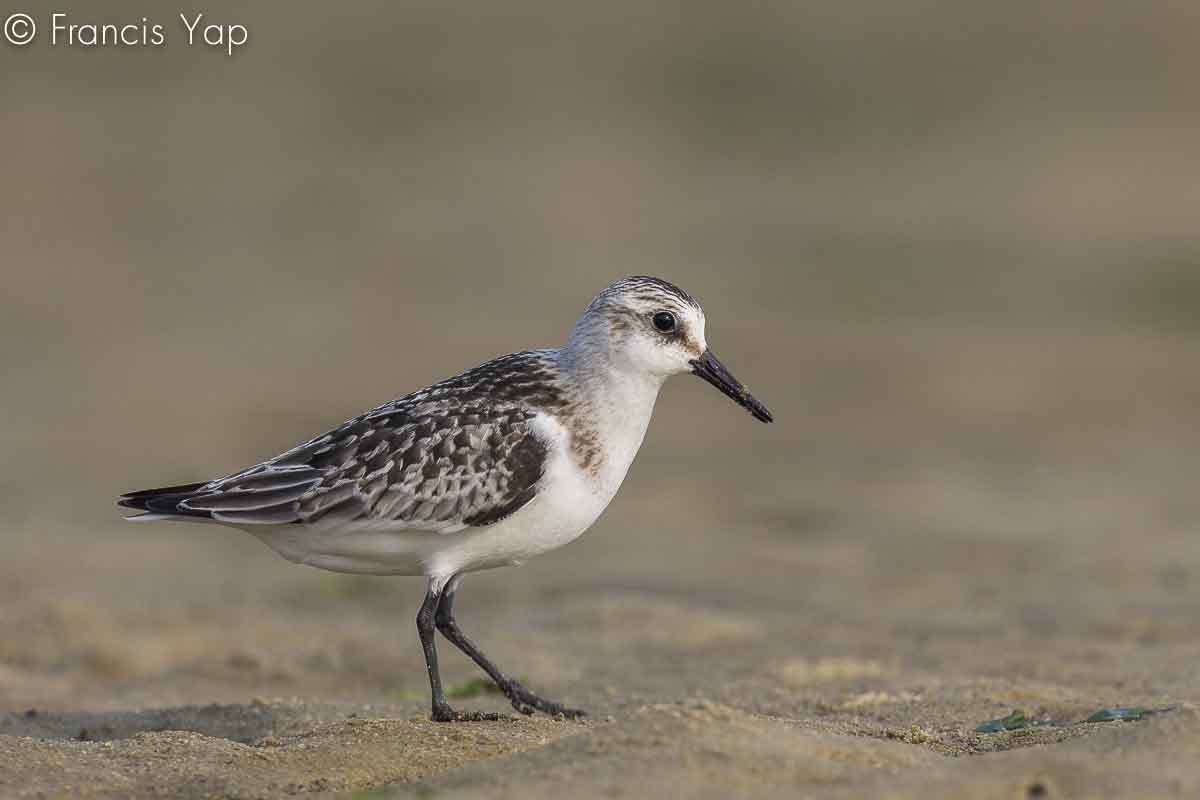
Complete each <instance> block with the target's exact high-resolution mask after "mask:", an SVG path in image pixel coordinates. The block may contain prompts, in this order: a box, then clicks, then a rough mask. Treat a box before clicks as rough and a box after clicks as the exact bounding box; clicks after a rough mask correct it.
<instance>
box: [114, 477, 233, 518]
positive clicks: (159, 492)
mask: <svg viewBox="0 0 1200 800" xmlns="http://www.w3.org/2000/svg"><path fill="white" fill-rule="evenodd" d="M207 485H208V484H207V483H206V482H204V481H201V482H200V483H187V484H183V485H182V486H164V487H162V488H160V489H143V490H141V491H140V492H127V493H125V494H123V495H121V497H120V498H119V499H118V500H117V505H119V506H123V507H125V508H134V509H137V510H138V511H144V512H145V513H143V514H134V515H133V516H131V517H127V519H136V520H153V519H166V518H170V517H174V518H180V517H191V518H201V519H211V518H212V514H211V513H210V512H208V511H195V510H192V509H187V508H180V506H179V504H180V503H181V502H183V501H184V500H186V499H188V498H189V497H194V496H196V495H197V494H199V493H200V489H201V488H202V487H204V486H207Z"/></svg>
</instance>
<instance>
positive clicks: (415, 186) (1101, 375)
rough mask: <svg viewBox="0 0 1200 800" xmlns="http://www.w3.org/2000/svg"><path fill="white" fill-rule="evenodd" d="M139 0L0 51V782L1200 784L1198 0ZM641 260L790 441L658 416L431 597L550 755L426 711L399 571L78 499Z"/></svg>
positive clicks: (463, 665)
mask: <svg viewBox="0 0 1200 800" xmlns="http://www.w3.org/2000/svg"><path fill="white" fill-rule="evenodd" d="M30 5H31V6H32V5H38V4H36V3H34V4H30ZM42 5H43V6H45V5H46V4H42ZM68 5H69V4H68ZM78 5H79V8H77V9H74V10H73V11H72V15H73V19H74V20H75V21H79V22H83V21H92V22H103V23H116V22H122V21H136V20H138V19H140V18H141V17H142V16H144V15H146V14H148V11H147V6H148V4H146V3H134V2H128V1H127V0H106V2H104V3H91V4H78ZM84 5H86V6H87V8H86V9H85V8H84ZM160 5H161V4H159V5H156V8H155V12H154V14H152V15H151V16H153V17H154V18H155V19H156V21H162V22H164V23H166V24H168V25H171V26H172V29H171V30H172V33H171V37H172V38H171V40H170V41H169V42H168V43H167V44H166V45H164V46H163V47H161V48H149V47H138V48H126V47H95V48H78V47H68V46H65V45H64V46H57V47H56V46H51V45H50V44H49V43H48V42H47V41H46V39H45V36H46V35H47V29H46V24H47V22H48V19H46V16H47V14H48V13H49V12H48V10H47V9H48V8H49V6H46V8H43V9H40V10H36V14H37V15H38V18H39V20H40V24H41V28H42V38H41V39H40V40H39V41H38V42H36V43H34V44H32V45H30V46H28V47H24V48H18V47H8V46H6V45H4V46H0V76H2V78H0V81H2V91H0V96H2V99H3V102H0V175H2V176H3V178H2V179H3V190H0V243H2V244H3V248H2V252H0V800H8V798H35V797H36V798H57V797H111V798H117V797H120V798H124V797H131V796H149V797H163V798H201V797H214V798H259V797H262V798H275V797H282V796H285V795H290V794H295V793H306V794H309V795H321V794H325V795H333V796H338V795H349V796H355V795H357V796H360V797H361V796H389V795H392V794H394V795H396V796H407V795H415V796H417V797H430V796H456V795H459V794H462V795H465V796H479V797H497V796H500V797H509V796H511V797H518V796H519V797H521V798H523V799H526V800H528V799H530V798H541V797H547V798H549V797H579V798H590V797H602V798H611V797H634V798H636V797H646V796H655V795H658V796H663V797H675V796H698V797H720V798H725V797H730V796H738V797H753V796H764V797H778V796H781V795H788V794H794V795H799V796H812V797H846V798H856V797H864V796H867V797H883V796H897V797H907V796H911V797H943V796H949V797H974V796H978V797H999V798H1021V797H1029V798H1039V797H1041V798H1046V797H1050V798H1053V797H1106V798H1111V797H1122V796H1124V797H1147V796H1156V797H1157V796H1178V797H1196V796H1200V716H1198V711H1197V707H1198V706H1200V592H1198V591H1197V585H1198V581H1200V530H1198V528H1200V522H1198V521H1200V493H1198V492H1197V490H1196V476H1197V475H1200V426H1198V425H1197V424H1196V421H1197V409H1200V359H1198V358H1197V353H1198V352H1200V239H1198V238H1197V226H1196V210H1197V209H1198V208H1200V168H1198V165H1200V107H1198V106H1197V103H1196V102H1195V100H1196V75H1197V74H1200V4H1197V3H1179V2H1151V3H1138V4H1131V3H1128V2H1120V1H1119V0H1064V1H1063V2H1059V3H1054V4H1049V5H1047V4H1028V3H1027V4H1020V3H1017V4H1011V3H994V2H992V3H988V2H983V0H977V2H973V3H972V2H964V3H941V2H915V3H895V2H893V1H892V0H826V1H825V2H822V1H821V0H813V1H812V2H805V3H795V2H761V3H758V2H756V3H748V4H745V3H739V4H730V3H727V2H718V0H689V1H688V2H686V3H675V4H670V3H657V4H647V3H645V2H644V0H610V1H609V2H605V3H585V4H564V3H560V2H551V0H511V2H504V3H495V2H485V0H462V1H461V2H456V3H356V4H343V6H344V7H339V8H338V9H337V14H336V15H334V14H333V13H332V12H330V10H329V9H328V8H327V7H326V4H314V3H307V4H305V3H296V2H288V0H256V2H254V3H244V2H231V1H230V0H208V2H206V3H205V4H204V6H203V8H202V9H200V8H197V9H195V10H196V11H201V10H203V11H204V12H205V14H206V16H207V17H208V18H209V19H210V20H211V21H213V22H219V23H231V22H238V23H244V24H246V25H248V26H249V28H250V31H251V40H250V44H249V45H247V46H246V47H245V48H243V49H242V51H241V52H240V53H237V54H235V55H233V56H229V57H227V56H226V55H225V54H224V53H223V52H220V51H217V52H212V51H211V49H210V48H201V47H189V46H187V45H186V41H185V40H182V39H181V36H182V34H183V32H182V30H181V29H180V28H179V27H178V26H177V25H176V24H175V23H174V15H175V14H176V13H177V12H180V11H186V10H187V9H185V8H167V7H161V8H160V7H159V6H160ZM54 7H55V8H57V6H54ZM101 7H103V14H101ZM14 10H15V9H14ZM23 10H27V11H30V12H31V13H32V12H34V9H32V8H31V9H23ZM5 13H8V12H5ZM160 16H161V17H162V19H161V20H158V17H160ZM335 16H336V19H335ZM629 274H657V275H661V276H663V277H666V278H669V279H671V280H674V281H676V282H678V283H680V284H681V285H682V286H684V287H685V288H687V289H688V290H689V291H691V292H693V293H694V294H696V295H697V296H698V297H699V298H700V299H701V300H702V301H703V302H704V304H705V306H706V309H707V318H708V340H709V343H710V344H711V345H712V347H713V349H714V350H715V351H716V352H717V353H719V354H720V355H721V357H722V359H723V360H724V361H726V362H727V363H728V364H729V365H730V367H731V368H732V369H733V371H734V372H735V373H736V374H737V375H739V376H740V377H742V378H743V379H744V380H745V381H746V382H747V383H748V384H749V386H750V387H751V389H752V390H753V391H754V393H755V395H756V396H758V397H760V398H761V399H763V400H764V401H765V402H766V403H767V404H768V405H769V407H770V408H771V410H772V411H773V412H774V413H775V416H776V418H777V422H776V423H775V424H774V425H771V426H765V425H760V424H758V423H756V422H754V421H753V420H752V419H751V418H750V417H749V416H747V415H746V414H745V413H744V412H743V411H741V410H739V409H738V408H736V407H735V406H734V405H732V404H731V403H729V401H728V400H726V399H725V398H723V397H721V396H720V395H718V394H717V393H716V392H715V391H713V390H712V388H711V387H708V386H706V385H704V384H703V383H702V382H700V381H696V380H694V379H692V378H679V379H677V380H675V381H673V382H671V383H669V384H668V386H667V387H666V389H665V391H664V393H663V395H662V396H661V398H660V400H659V406H658V409H657V412H656V415H655V419H654V421H653V423H652V425H651V428H650V431H649V435H648V437H647V440H646V442H645V445H644V447H643V449H642V451H641V453H640V455H639V457H638V460H637V461H636V463H635V464H634V465H633V468H632V470H631V472H630V474H629V477H628V479H627V481H626V483H625V486H624V487H623V488H622V490H621V492H620V493H619V494H618V496H617V498H616V500H615V501H614V503H613V505H612V506H611V508H610V509H609V510H608V512H607V513H606V515H605V516H604V517H603V518H602V519H601V520H600V522H599V523H598V524H597V525H596V526H595V527H594V528H593V529H592V530H591V531H589V532H588V533H587V534H586V535H585V536H583V537H582V538H581V539H580V540H579V541H577V542H575V543H573V544H572V545H571V546H569V547H567V548H564V549H562V550H560V551H558V552H555V553H552V554H548V555H546V556H544V557H542V558H540V559H536V560H534V561H533V562H532V563H530V564H528V565H526V566H524V567H522V568H520V569H509V570H499V571H495V572H490V573H483V574H478V575H473V576H470V577H469V578H468V579H467V580H466V581H465V584H464V586H463V589H462V592H461V594H460V599H459V601H458V603H457V604H456V611H457V613H458V615H459V617H460V621H461V623H462V625H463V627H464V629H465V630H466V631H467V632H468V633H469V634H471V635H472V637H473V638H475V639H476V640H477V641H479V642H480V643H481V645H482V646H483V648H484V649H485V650H486V651H487V652H488V653H489V654H491V655H492V656H493V657H494V658H495V660H496V661H497V662H498V663H499V664H500V666H502V667H503V668H504V669H506V670H508V671H509V672H511V673H513V674H515V675H518V676H524V677H526V678H527V680H528V682H529V684H530V685H531V686H532V687H533V688H535V689H537V690H539V691H541V692H543V693H544V694H545V695H547V696H548V697H550V698H553V699H556V700H560V701H563V702H566V703H569V704H570V705H573V706H582V707H584V708H586V709H588V710H589V711H590V712H591V715H590V716H589V717H588V718H587V720H585V721H583V722H579V723H574V722H565V721H558V720H552V719H546V718H541V717H533V718H515V719H506V720H504V721H500V722H496V723H488V724H461V725H453V726H438V725H434V724H432V723H430V722H428V721H426V718H425V717H426V714H427V713H428V709H427V702H428V699H427V691H428V687H427V685H426V678H425V669H424V665H423V660H422V657H421V651H420V647H419V646H418V640H417V636H416V631H415V627H414V622H413V620H414V617H415V614H416V610H417V606H418V604H419V602H420V599H421V597H422V594H423V586H422V585H421V583H420V581H418V580H412V579H368V578H353V577H345V576H337V575H333V574H329V573H322V572H318V571H316V570H311V569H307V568H302V567H298V566H295V565H292V564H289V563H286V562H285V561H283V560H282V559H280V558H279V557H277V556H276V555H274V554H273V553H271V552H269V551H268V550H266V549H265V548H264V547H262V546H261V545H260V544H259V543H257V542H256V541H254V540H253V539H251V538H250V537H248V536H246V535H245V534H243V533H240V532H237V531H229V530H223V529H213V528H207V527H198V526H188V525H178V524H144V525H132V524H127V523H124V522H122V521H121V519H120V515H119V514H118V510H117V509H116V508H115V507H114V506H113V500H114V498H115V497H116V495H117V494H118V493H120V492H121V491H128V490H136V489H141V488H147V487H150V486H158V485H169V484H176V483H183V482H188V481H194V480H201V479H206V478H210V477H214V476H218V475H223V474H227V473H228V472H230V471H231V470H234V469H237V468H240V467H243V466H246V465H248V464H253V463H256V462H257V461H259V460H261V459H263V458H266V457H270V456H272V455H274V454H276V453H279V452H282V451H283V450H284V449H286V448H289V447H291V446H293V445H295V444H296V443H297V442H299V441H302V440H304V439H306V438H307V437H310V436H312V435H314V434H316V433H318V432H320V431H323V430H327V429H328V428H330V427H332V426H334V425H336V424H337V423H339V422H341V421H342V420H345V419H347V418H349V417H351V416H353V415H355V414H358V413H360V412H361V411H363V410H364V409H366V408H369V407H371V406H373V405H374V404H378V403H381V402H385V401H387V400H389V399H391V398H394V397H396V396H397V395H399V394H401V393H404V392H408V391H411V390H413V389H416V388H419V387H421V386H424V385H427V384H429V383H430V382H432V381H434V380H437V379H439V378H443V377H446V376H447V375H450V374H453V373H455V372H457V371H459V370H461V369H464V368H467V367H471V366H474V365H476V364H478V363H480V362H481V361H482V360H484V359H486V358H488V357H491V356H493V355H497V354H500V353H505V352H511V351H513V350H516V349H520V348H525V347H535V346H552V345H557V344H559V343H561V342H562V341H563V340H564V339H565V336H566V332H567V330H569V327H570V325H571V324H572V323H573V322H574V320H575V318H576V316H577V315H578V313H579V312H580V311H581V310H582V308H583V306H584V305H585V304H586V302H587V300H588V299H589V298H590V297H591V296H592V295H593V294H594V293H595V292H596V291H597V290H599V289H600V288H601V287H603V286H605V285H607V284H608V283H610V282H611V281H613V280H614V279H616V278H617V277H620V276H623V275H629ZM442 661H443V671H444V678H445V682H446V684H447V685H448V686H450V687H453V688H455V689H456V690H458V691H457V692H456V694H471V691H469V690H472V689H474V690H476V692H477V691H478V684H477V683H473V682H475V681H477V679H478V677H479V671H478V670H477V669H476V668H475V667H474V665H473V664H471V663H470V662H469V661H468V660H467V659H466V658H464V657H462V656H461V655H459V654H457V653H455V652H453V651H452V649H451V648H449V647H446V646H443V647H442ZM453 702H455V703H456V704H457V705H458V706H460V707H462V708H465V709H474V708H478V709H491V710H494V711H508V710H509V709H508V708H507V707H506V706H505V704H504V703H503V702H502V700H501V698H499V697H496V696H494V695H490V694H478V695H477V696H468V697H458V698H456V699H455V700H454V701H453ZM1138 707H1141V708H1148V709H1166V708H1169V709H1172V710H1170V711H1167V712H1164V713H1161V714H1157V715H1154V716H1151V717H1149V718H1147V719H1143V720H1140V721H1125V722H1122V721H1113V722H1090V723H1089V722H1084V720H1086V719H1088V718H1089V717H1091V716H1092V715H1093V714H1095V713H1096V712H1098V711H1100V710H1102V709H1108V708H1138ZM1018 709H1019V710H1021V711H1022V712H1023V713H1024V714H1025V715H1026V718H1027V719H1031V720H1033V721H1035V722H1036V723H1037V724H1034V725H1028V726H1025V727H1022V728H1018V729H1014V730H1007V731H1001V732H997V733H980V732H977V730H976V729H977V727H978V726H980V725H981V724H982V723H985V722H987V721H989V720H995V719H1000V718H1003V717H1005V716H1006V715H1009V714H1010V713H1011V712H1013V711H1015V710H1018ZM366 792H374V793H376V794H375V795H369V794H368V795H363V794H361V793H366Z"/></svg>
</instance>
